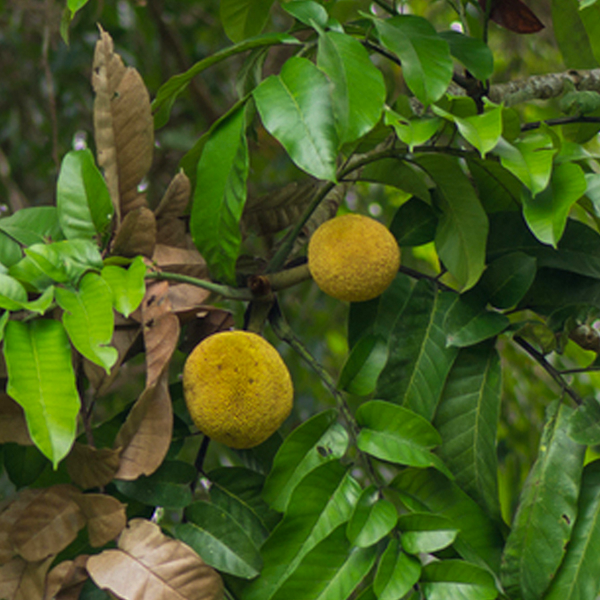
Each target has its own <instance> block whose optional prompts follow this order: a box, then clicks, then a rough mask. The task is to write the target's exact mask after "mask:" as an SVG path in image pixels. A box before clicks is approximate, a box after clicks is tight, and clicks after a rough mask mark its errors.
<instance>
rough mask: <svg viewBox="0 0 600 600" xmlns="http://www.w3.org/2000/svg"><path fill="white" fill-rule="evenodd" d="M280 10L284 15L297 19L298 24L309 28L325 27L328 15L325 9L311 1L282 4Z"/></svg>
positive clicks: (294, 1) (296, 0) (295, 0)
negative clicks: (283, 11) (315, 26)
mask: <svg viewBox="0 0 600 600" xmlns="http://www.w3.org/2000/svg"><path fill="white" fill-rule="evenodd" d="M282 8H283V10H285V12H286V13H288V14H290V15H292V17H294V18H295V19H298V21H300V23H304V25H308V26H309V27H313V25H317V26H318V27H320V28H321V29H325V28H326V27H327V22H328V21H329V15H328V14H327V11H326V10H325V8H324V7H323V6H322V5H321V4H319V3H318V2H314V1H313V0H292V2H286V3H285V4H283V5H282Z"/></svg>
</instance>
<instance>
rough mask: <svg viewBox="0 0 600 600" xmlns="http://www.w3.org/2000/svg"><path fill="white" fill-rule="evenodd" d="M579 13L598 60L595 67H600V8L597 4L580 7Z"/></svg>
mask: <svg viewBox="0 0 600 600" xmlns="http://www.w3.org/2000/svg"><path fill="white" fill-rule="evenodd" d="M579 12H580V15H581V22H582V23H583V27H584V28H585V31H586V33H587V37H588V40H589V42H590V46H591V48H592V53H593V54H594V58H595V59H596V65H595V66H598V64H599V63H600V41H599V40H598V37H599V36H600V6H598V5H597V4H593V5H591V6H590V5H588V6H580V7H579Z"/></svg>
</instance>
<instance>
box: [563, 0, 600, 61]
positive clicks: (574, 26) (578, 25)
mask: <svg viewBox="0 0 600 600" xmlns="http://www.w3.org/2000/svg"><path fill="white" fill-rule="evenodd" d="M582 18H583V13H582V11H580V3H579V2H578V0H552V25H553V28H554V36H555V39H556V42H557V44H558V47H559V49H560V52H561V54H562V57H563V61H564V63H565V66H566V67H567V68H568V69H594V68H595V67H597V66H598V61H597V60H596V58H595V57H594V53H593V51H592V47H591V45H590V40H589V38H588V36H587V32H586V29H585V27H584V25H583V22H582Z"/></svg>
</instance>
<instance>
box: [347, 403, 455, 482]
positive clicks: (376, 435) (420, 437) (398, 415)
mask: <svg viewBox="0 0 600 600" xmlns="http://www.w3.org/2000/svg"><path fill="white" fill-rule="evenodd" d="M356 422H357V423H358V426H359V427H360V432H359V434H358V438H357V440H356V443H357V446H358V447H359V449H360V450H362V451H363V452H366V453H367V454H370V455H371V456H375V457H376V458H379V459H381V460H386V461H389V462H393V463H397V464H400V465H410V466H413V467H430V466H433V467H435V468H436V469H439V470H440V471H442V472H443V473H446V474H448V475H450V477H451V476H452V475H451V474H450V473H449V471H448V469H447V468H446V467H445V465H444V464H443V463H442V461H440V459H439V457H438V456H436V455H435V454H432V452H431V450H432V449H433V448H435V447H436V446H438V445H439V444H440V443H441V441H442V440H441V437H440V435H439V434H438V432H437V431H436V430H435V428H434V427H433V426H432V425H431V424H430V423H429V421H427V420H426V419H424V418H423V417H422V416H420V415H418V414H417V413H414V412H412V411H410V410H408V409H406V408H404V407H403V406H398V405H397V404H392V403H391V402H386V401H384V400H371V401H370V402H367V403H365V404H362V405H361V406H360V408H359V409H358V411H357V412H356Z"/></svg>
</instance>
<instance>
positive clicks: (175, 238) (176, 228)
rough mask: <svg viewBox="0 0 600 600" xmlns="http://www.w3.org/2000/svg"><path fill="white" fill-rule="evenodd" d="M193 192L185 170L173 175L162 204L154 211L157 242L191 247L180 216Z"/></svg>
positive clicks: (179, 246)
mask: <svg viewBox="0 0 600 600" xmlns="http://www.w3.org/2000/svg"><path fill="white" fill-rule="evenodd" d="M191 193H192V187H191V184H190V180H189V178H188V176H187V175H186V174H185V173H184V172H183V171H180V172H179V173H177V175H175V177H173V179H172V181H171V183H170V184H169V187H168V188H167V191H166V192H165V195H164V196H163V197H162V200H161V201H160V204H159V205H158V207H157V208H156V210H155V211H154V215H155V217H156V229H157V232H156V241H157V243H159V244H165V245H167V246H173V247H176V248H188V247H190V241H191V240H190V236H189V235H188V234H187V232H186V226H185V223H184V221H183V220H182V219H181V218H180V217H181V216H182V215H183V214H184V213H185V210H186V208H187V205H188V204H189V202H190V195H191ZM192 245H193V244H192Z"/></svg>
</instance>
